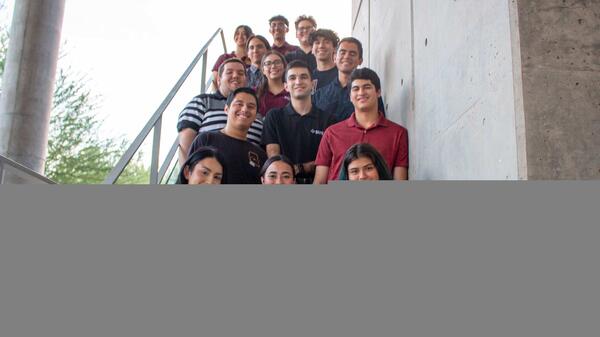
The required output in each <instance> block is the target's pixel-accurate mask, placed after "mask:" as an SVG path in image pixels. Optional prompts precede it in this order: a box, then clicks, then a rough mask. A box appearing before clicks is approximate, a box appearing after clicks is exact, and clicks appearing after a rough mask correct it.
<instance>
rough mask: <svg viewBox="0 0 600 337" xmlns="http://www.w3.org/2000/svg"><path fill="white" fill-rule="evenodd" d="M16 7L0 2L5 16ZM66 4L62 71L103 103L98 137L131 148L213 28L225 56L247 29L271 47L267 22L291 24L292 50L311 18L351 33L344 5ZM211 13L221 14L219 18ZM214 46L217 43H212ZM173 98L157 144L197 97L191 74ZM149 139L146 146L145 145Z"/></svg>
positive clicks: (107, 0)
mask: <svg viewBox="0 0 600 337" xmlns="http://www.w3.org/2000/svg"><path fill="white" fill-rule="evenodd" d="M14 1H15V0H9V1H7V5H8V10H9V11H10V13H11V14H10V15H9V17H10V16H12V9H13V4H14ZM248 3H250V2H248V1H240V0H230V1H190V0H169V1H164V0H137V1H123V0H104V1H98V0H67V1H66V11H65V18H64V23H63V32H62V40H63V41H65V42H66V44H64V46H63V49H62V52H63V54H64V55H65V56H64V58H63V59H61V61H60V62H61V64H62V65H63V66H71V67H72V68H73V69H74V70H76V71H78V72H81V73H84V74H87V77H88V78H89V83H88V84H89V87H90V88H91V89H92V90H93V92H94V93H95V94H97V95H100V96H101V97H102V99H101V107H100V109H99V110H98V114H99V116H101V118H102V119H104V120H105V127H104V130H101V134H106V135H111V136H117V135H125V136H126V137H127V138H128V139H130V140H132V139H133V138H134V137H135V136H136V135H137V133H138V132H139V131H140V130H141V128H142V127H143V125H144V124H145V123H146V121H147V120H148V118H149V117H150V115H151V114H152V113H154V111H156V109H157V108H158V106H159V105H160V103H161V102H162V100H163V99H164V97H165V96H166V95H167V93H168V92H169V91H170V90H171V88H172V87H173V86H174V85H175V83H176V82H177V80H178V79H179V77H180V76H181V74H182V73H183V71H184V70H185V69H186V68H187V66H188V65H189V63H190V62H191V61H192V59H193V57H194V56H195V55H196V53H198V52H199V51H200V48H202V46H203V45H204V43H205V42H206V41H207V40H208V38H209V37H210V36H211V35H212V34H213V33H214V31H215V30H216V29H217V28H218V27H222V28H223V29H224V31H225V37H226V42H227V46H228V49H229V51H231V50H232V49H233V47H234V44H233V30H234V29H235V27H236V26H238V25H240V24H246V25H249V26H250V27H252V29H253V30H254V33H255V34H261V35H264V36H265V37H267V39H269V41H272V37H271V36H270V35H269V32H268V19H269V18H270V17H272V16H273V15H276V14H282V15H284V16H286V17H287V18H288V20H289V21H290V25H291V26H292V27H290V33H289V34H288V38H287V40H288V42H290V43H292V44H298V41H297V40H296V36H295V29H294V27H293V22H294V21H295V19H296V18H297V17H298V16H299V15H301V14H307V15H312V16H314V17H315V19H316V20H317V23H318V25H319V28H329V29H333V30H334V31H336V32H337V33H338V34H339V35H340V37H345V36H349V35H350V33H351V6H352V1H350V0H330V1H323V0H303V1H300V2H289V1H286V2H284V1H272V0H267V1H263V0H261V1H256V2H254V3H255V6H254V7H255V8H250V7H249V6H248ZM217 13H221V14H220V15H219V14H217ZM219 41H220V40H218V41H217V42H219ZM215 47H216V49H214V48H213V49H212V50H210V51H209V62H208V64H209V66H210V67H212V65H213V63H214V60H215V59H216V58H217V56H218V55H219V54H221V53H222V51H223V50H222V45H221V43H220V42H219V43H217V44H215ZM190 82H191V83H190V84H188V85H186V86H184V88H182V91H181V92H180V94H178V96H177V97H176V98H175V100H174V101H173V103H172V104H171V107H170V108H169V110H167V111H168V112H167V116H166V117H165V121H164V122H163V123H164V125H165V126H166V128H164V130H165V135H164V136H163V139H165V143H166V142H169V143H170V142H171V141H173V139H174V137H175V135H176V130H175V123H176V117H177V114H178V113H179V111H180V110H181V109H182V108H183V106H184V105H185V104H186V103H187V101H189V100H190V99H191V98H192V97H193V96H194V95H196V94H198V93H199V91H200V75H199V68H198V71H197V72H196V73H195V74H193V75H192V77H191V78H190ZM150 139H151V137H149V138H148V140H147V141H149V140H150Z"/></svg>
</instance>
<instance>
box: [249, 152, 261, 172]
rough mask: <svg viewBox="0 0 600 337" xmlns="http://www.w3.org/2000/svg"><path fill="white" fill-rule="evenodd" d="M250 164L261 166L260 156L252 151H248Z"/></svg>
mask: <svg viewBox="0 0 600 337" xmlns="http://www.w3.org/2000/svg"><path fill="white" fill-rule="evenodd" d="M248 164H250V166H252V167H256V168H260V158H259V157H258V155H257V154H256V153H254V152H252V151H249V152H248Z"/></svg>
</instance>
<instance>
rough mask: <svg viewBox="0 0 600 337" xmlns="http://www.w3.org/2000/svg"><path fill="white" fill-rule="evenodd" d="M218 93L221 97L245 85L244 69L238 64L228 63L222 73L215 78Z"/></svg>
mask: <svg viewBox="0 0 600 337" xmlns="http://www.w3.org/2000/svg"><path fill="white" fill-rule="evenodd" d="M217 85H218V87H219V92H220V93H221V94H223V96H227V95H229V93H230V92H232V91H233V90H235V89H237V88H240V87H243V86H245V85H246V68H245V67H244V66H243V65H242V64H241V63H239V62H229V63H226V64H225V65H224V66H223V73H222V74H221V76H220V77H218V78H217Z"/></svg>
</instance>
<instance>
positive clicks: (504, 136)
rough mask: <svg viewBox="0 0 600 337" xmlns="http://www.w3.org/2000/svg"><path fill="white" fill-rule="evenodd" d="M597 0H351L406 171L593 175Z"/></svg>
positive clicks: (425, 175)
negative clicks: (404, 139) (404, 146)
mask: <svg viewBox="0 0 600 337" xmlns="http://www.w3.org/2000/svg"><path fill="white" fill-rule="evenodd" d="M599 5H600V1H597V0H589V1H586V0H580V1H577V0H521V1H518V2H517V1H516V0H486V1H484V2H482V1H476V0H455V1H448V0H362V1H361V0H354V1H353V35H354V36H356V37H357V38H359V39H361V41H363V43H364V44H365V47H366V48H367V49H368V52H367V55H366V56H365V64H364V65H365V66H369V67H371V68H373V69H374V70H376V71H377V72H378V73H379V74H380V76H381V77H382V82H383V89H384V100H385V102H386V104H387V105H388V111H390V117H391V119H392V120H394V121H396V122H399V123H400V124H403V125H404V126H406V127H407V128H408V130H409V136H410V142H411V144H410V151H411V153H410V160H411V168H410V177H411V179H494V180H502V179H508V180H513V179H557V178H576V179H580V178H600V171H599V170H600V165H598V164H599V161H600V156H599V155H598V154H600V151H599V150H597V149H599V148H600V144H599V140H600V137H599V136H598V134H599V133H600V125H599V123H600V122H599V121H600V116H598V113H599V111H600V108H599V107H600V105H598V104H600V99H599V98H598V95H599V92H600V90H598V88H600V85H599V82H598V67H599V65H600V62H599V61H598V54H599V48H600V42H599V41H598V38H599V37H600V34H598V31H600V30H599V27H598V24H599V22H600V18H599V15H600V14H599V13H600V9H599ZM549 50H551V51H552V52H549ZM550 55H551V56H550ZM557 56H558V57H559V58H557Z"/></svg>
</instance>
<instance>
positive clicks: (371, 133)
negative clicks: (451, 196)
mask: <svg viewBox="0 0 600 337" xmlns="http://www.w3.org/2000/svg"><path fill="white" fill-rule="evenodd" d="M350 85H351V89H350V99H351V101H352V104H353V106H354V109H355V110H354V113H353V114H352V115H351V116H350V117H349V118H348V119H346V120H344V121H342V122H339V123H337V124H335V125H332V126H331V127H329V128H328V129H327V130H326V131H325V135H324V136H323V140H322V141H321V144H320V145H319V152H318V154H317V159H316V165H317V169H316V174H315V181H314V182H315V184H325V183H327V181H329V180H336V179H337V178H338V176H339V173H340V168H341V165H342V162H343V157H344V154H345V153H346V151H347V150H348V149H349V148H350V147H351V146H352V145H354V144H357V143H369V144H371V145H373V147H375V148H376V149H377V151H379V153H381V155H382V157H383V158H384V159H385V161H386V163H387V165H388V167H389V168H390V171H391V172H392V174H393V176H394V180H407V179H408V132H407V130H406V129H405V128H404V127H402V126H400V125H398V124H396V123H394V122H391V121H389V120H387V119H386V118H385V116H384V115H383V114H382V113H381V112H380V111H379V108H378V99H379V97H380V96H381V82H380V80H379V76H377V74H376V73H375V72H374V71H373V70H371V69H368V68H361V69H357V70H355V71H354V72H353V73H352V75H351V77H350Z"/></svg>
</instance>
